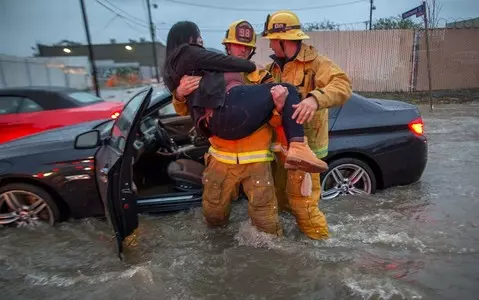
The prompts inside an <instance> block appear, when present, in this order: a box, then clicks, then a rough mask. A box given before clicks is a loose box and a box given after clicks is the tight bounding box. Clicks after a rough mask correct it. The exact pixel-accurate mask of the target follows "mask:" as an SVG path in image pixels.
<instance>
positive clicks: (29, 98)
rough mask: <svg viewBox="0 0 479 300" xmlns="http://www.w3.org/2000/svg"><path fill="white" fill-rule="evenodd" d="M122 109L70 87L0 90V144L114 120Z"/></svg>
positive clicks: (119, 104)
mask: <svg viewBox="0 0 479 300" xmlns="http://www.w3.org/2000/svg"><path fill="white" fill-rule="evenodd" d="M123 106H124V103H122V102H117V101H105V100H103V99H101V98H98V97H96V96H95V95H93V94H91V93H88V92H84V91H81V90H77V89H72V88H64V87H20V88H9V89H0V144H1V143H6V142H8V141H11V140H14V139H18V138H21V137H24V136H27V135H31V134H34V133H38V132H41V131H45V130H49V129H53V128H58V127H63V126H68V125H73V124H78V123H82V122H87V121H93V120H99V119H108V118H116V117H118V116H119V114H120V112H121V111H122V109H123Z"/></svg>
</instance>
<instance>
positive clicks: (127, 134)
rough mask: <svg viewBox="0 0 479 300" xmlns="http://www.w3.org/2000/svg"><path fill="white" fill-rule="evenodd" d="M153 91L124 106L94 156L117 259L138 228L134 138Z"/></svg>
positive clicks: (136, 96)
mask: <svg viewBox="0 0 479 300" xmlns="http://www.w3.org/2000/svg"><path fill="white" fill-rule="evenodd" d="M152 91H153V89H152V88H149V89H148V90H145V91H142V92H140V93H138V94H137V95H135V96H133V98H132V99H131V100H130V101H129V102H128V103H127V104H126V105H125V107H124V108H123V111H122V112H121V114H120V116H119V117H118V118H117V119H116V120H115V122H114V124H113V126H112V129H111V133H110V135H109V136H107V137H106V138H105V139H104V142H103V144H102V146H101V147H100V149H99V150H98V152H97V154H96V157H95V158H96V176H97V182H98V187H99V190H100V194H101V198H102V200H103V203H104V204H105V206H106V207H105V211H106V215H107V218H108V220H109V221H110V222H111V224H112V225H113V230H114V232H115V237H116V241H117V246H118V256H119V258H120V259H123V257H122V252H123V241H124V240H125V238H126V237H128V236H129V235H131V234H132V233H133V232H134V231H135V229H136V228H138V211H137V203H136V201H137V195H136V189H135V188H134V184H133V179H132V178H133V176H132V175H133V174H132V169H133V159H134V154H135V151H136V149H135V147H134V144H135V139H136V137H137V133H138V130H139V126H140V122H141V119H142V116H143V114H144V112H145V110H146V108H148V105H149V103H150V101H151V94H152Z"/></svg>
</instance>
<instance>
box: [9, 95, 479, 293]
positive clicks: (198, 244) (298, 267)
mask: <svg viewBox="0 0 479 300" xmlns="http://www.w3.org/2000/svg"><path fill="white" fill-rule="evenodd" d="M435 109H436V111H435V112H434V113H432V114H431V113H429V112H428V111H427V110H428V108H427V107H426V106H424V107H421V110H422V111H423V115H424V119H425V123H426V127H425V128H426V133H427V136H428V138H429V161H428V166H427V168H426V171H425V173H424V175H423V177H422V179H421V181H420V182H418V183H415V184H413V185H410V186H405V187H397V188H391V189H388V190H386V191H382V192H379V193H378V194H376V195H371V196H366V197H359V196H355V197H345V198H341V199H338V200H333V201H330V202H323V203H321V207H322V209H323V210H324V212H325V214H326V216H327V217H328V220H329V225H330V231H331V233H332V237H331V239H329V240H327V241H312V240H309V239H307V238H305V237H304V236H303V235H302V234H301V233H300V232H299V231H298V230H297V228H296V226H295V223H294V220H293V218H292V217H291V216H289V215H286V214H285V215H282V221H283V224H284V226H285V234H286V236H285V237H284V238H282V239H275V238H271V237H269V236H266V235H264V234H262V233H259V232H257V231H256V230H255V229H254V228H253V227H251V226H250V225H249V223H248V218H247V207H246V203H245V202H244V201H243V202H238V203H236V204H235V205H234V207H233V213H232V218H231V225H230V226H229V227H228V228H225V229H217V230H210V229H207V228H206V227H205V225H204V224H203V222H202V220H201V210H200V209H199V208H198V209H195V210H191V211H187V212H182V213H177V214H171V215H166V216H143V217H141V219H140V221H141V238H140V246H139V247H138V248H136V249H134V250H131V252H129V253H127V257H128V259H127V260H126V261H125V262H120V261H119V260H118V259H117V257H116V254H115V251H114V247H113V246H114V243H113V242H112V239H111V231H110V230H109V228H108V227H107V225H106V224H105V223H104V222H102V221H100V220H95V219H87V220H81V221H71V222H68V223H64V224H60V225H59V226H57V227H56V228H54V229H51V228H47V227H41V228H36V229H25V228H16V229H15V228H4V229H1V233H0V234H1V236H0V295H1V296H0V298H1V299H70V300H73V299H437V300H439V299H462V300H466V299H478V298H479V188H478V186H479V105H478V104H464V105H440V106H437V107H436V108H435Z"/></svg>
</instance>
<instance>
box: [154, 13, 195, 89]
mask: <svg viewBox="0 0 479 300" xmlns="http://www.w3.org/2000/svg"><path fill="white" fill-rule="evenodd" d="M200 35H201V33H200V29H199V28H198V25H196V24H195V23H194V22H190V21H181V22H177V23H175V24H174V25H173V26H172V27H171V28H170V31H169V32H168V37H167V38H166V55H165V62H164V64H163V72H162V73H163V74H162V75H163V80H165V75H167V74H169V73H170V72H171V71H172V70H168V65H169V64H168V63H167V62H168V59H169V58H170V55H171V54H172V53H173V52H174V51H175V50H176V49H177V48H178V47H179V46H181V45H183V44H189V43H190V42H191V41H193V43H196V40H197V39H198V38H199V37H200Z"/></svg>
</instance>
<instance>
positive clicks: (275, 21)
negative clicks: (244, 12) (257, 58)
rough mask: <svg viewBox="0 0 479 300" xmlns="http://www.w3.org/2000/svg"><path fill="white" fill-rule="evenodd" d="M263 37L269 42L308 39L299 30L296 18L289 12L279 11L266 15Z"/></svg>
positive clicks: (299, 25)
mask: <svg viewBox="0 0 479 300" xmlns="http://www.w3.org/2000/svg"><path fill="white" fill-rule="evenodd" d="M263 37H264V38H267V39H271V40H305V39H309V36H307V35H306V34H305V33H304V32H303V31H302V30H301V23H300V22H299V18H298V16H297V15H296V14H295V13H294V12H292V11H290V10H280V11H277V12H275V13H273V14H272V15H268V17H267V18H266V22H265V23H264V31H263Z"/></svg>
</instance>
